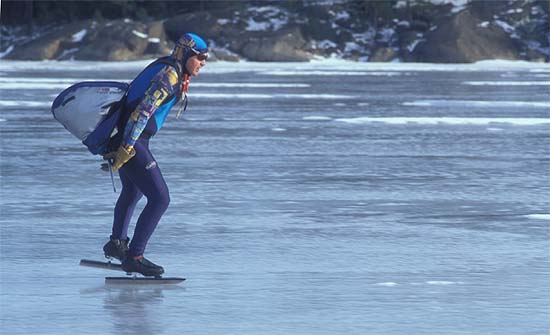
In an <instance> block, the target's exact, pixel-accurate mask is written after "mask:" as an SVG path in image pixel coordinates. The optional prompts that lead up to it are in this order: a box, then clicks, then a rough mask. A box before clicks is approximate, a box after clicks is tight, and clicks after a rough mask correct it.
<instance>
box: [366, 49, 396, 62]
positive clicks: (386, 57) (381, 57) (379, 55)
mask: <svg viewBox="0 0 550 335" xmlns="http://www.w3.org/2000/svg"><path fill="white" fill-rule="evenodd" d="M396 57H397V52H396V51H395V50H394V49H393V48H387V47H382V48H377V49H376V50H375V51H374V52H373V54H372V56H371V57H369V62H390V61H392V60H394V59H395V58H396Z"/></svg>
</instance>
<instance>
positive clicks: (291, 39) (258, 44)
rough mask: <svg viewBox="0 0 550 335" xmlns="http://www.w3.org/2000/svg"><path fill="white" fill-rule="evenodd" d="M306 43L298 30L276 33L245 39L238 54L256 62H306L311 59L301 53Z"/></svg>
mask: <svg viewBox="0 0 550 335" xmlns="http://www.w3.org/2000/svg"><path fill="white" fill-rule="evenodd" d="M305 45H306V41H305V40H304V38H303V36H302V34H301V33H300V31H299V30H298V29H290V30H285V31H282V30H281V31H277V32H274V33H272V34H271V35H270V36H266V35H265V34H261V35H258V36H256V37H249V38H248V39H246V42H245V43H244V45H243V46H242V47H241V48H240V50H239V53H240V54H241V55H243V56H244V57H246V58H248V59H249V60H251V61H258V62H306V61H309V60H310V59H311V58H313V55H312V54H311V53H309V52H306V51H303V48H304V46H305Z"/></svg>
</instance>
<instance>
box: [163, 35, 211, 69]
mask: <svg viewBox="0 0 550 335" xmlns="http://www.w3.org/2000/svg"><path fill="white" fill-rule="evenodd" d="M200 54H203V55H204V57H205V58H206V57H208V46H207V45H206V42H205V41H204V40H203V39H202V37H200V36H199V35H197V34H193V33H186V34H184V35H182V36H181V37H180V38H179V39H178V41H177V42H176V46H175V47H174V50H173V51H172V55H171V56H172V57H174V58H176V59H177V60H179V61H180V62H181V63H182V65H185V62H186V61H187V59H188V58H190V57H193V56H195V55H200Z"/></svg>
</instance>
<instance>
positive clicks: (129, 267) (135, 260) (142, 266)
mask: <svg viewBox="0 0 550 335" xmlns="http://www.w3.org/2000/svg"><path fill="white" fill-rule="evenodd" d="M122 270H124V271H126V272H137V273H141V274H142V275H144V276H154V277H158V276H160V275H161V274H163V273H164V268H163V267H162V266H160V265H156V264H154V263H153V262H151V261H149V260H148V259H147V258H145V257H143V255H140V256H131V255H128V254H127V255H126V257H125V258H124V260H123V261H122Z"/></svg>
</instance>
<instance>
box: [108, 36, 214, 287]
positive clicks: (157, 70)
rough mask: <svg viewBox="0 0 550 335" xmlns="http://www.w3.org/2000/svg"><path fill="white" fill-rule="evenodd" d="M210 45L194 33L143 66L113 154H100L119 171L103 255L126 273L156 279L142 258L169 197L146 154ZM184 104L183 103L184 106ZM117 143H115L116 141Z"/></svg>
mask: <svg viewBox="0 0 550 335" xmlns="http://www.w3.org/2000/svg"><path fill="white" fill-rule="evenodd" d="M207 58H208V47H207V45H206V43H205V41H204V40H203V39H202V38H201V37H199V36H198V35H196V34H192V33H187V34H185V35H183V36H182V37H180V38H179V39H178V41H177V43H176V46H175V47H174V50H173V51H172V53H171V55H170V56H168V57H164V58H160V59H158V60H157V61H155V62H153V63H152V64H150V65H149V66H148V67H147V68H145V69H144V70H143V71H142V72H141V73H140V74H139V75H138V76H137V77H136V78H135V79H134V80H133V81H132V83H131V84H130V88H129V90H128V93H127V98H126V101H125V104H124V107H123V108H124V109H123V112H122V115H121V118H120V120H119V122H118V124H117V128H118V131H119V136H117V137H115V139H118V140H117V141H118V142H119V143H118V144H116V145H115V150H113V151H112V152H110V153H108V154H107V155H105V156H104V158H105V159H109V160H111V162H113V163H112V168H113V171H119V175H120V180H121V182H122V190H121V192H120V196H119V198H118V200H117V203H116V206H115V211H114V220H113V228H112V233H111V236H110V238H109V241H108V242H107V243H106V244H105V246H104V247H103V251H104V253H105V256H106V257H112V258H117V259H119V260H121V263H122V269H123V270H124V271H126V272H138V273H141V274H143V275H145V276H158V275H161V274H162V273H163V272H164V269H163V267H162V266H159V265H156V264H154V263H153V262H151V261H149V260H147V259H146V258H145V257H143V254H144V252H145V248H146V246H147V242H148V241H149V238H150V237H151V235H152V234H153V231H154V230H155V228H156V226H157V224H158V222H159V220H160V218H161V217H162V215H163V214H164V212H165V211H166V209H167V208H168V204H169V202H170V195H169V192H168V187H167V185H166V183H165V181H164V178H163V176H162V174H161V172H160V169H159V166H158V165H157V162H156V160H155V158H154V157H153V155H152V154H151V152H150V150H149V140H150V139H151V138H152V137H153V136H154V135H155V134H156V132H157V131H158V130H159V129H160V128H161V127H162V125H163V123H164V121H165V120H166V117H167V115H168V113H169V112H170V110H171V109H172V107H173V106H174V105H175V104H176V103H178V102H180V100H181V99H182V96H183V98H184V99H185V93H186V91H187V86H188V84H189V78H190V76H197V75H198V74H199V71H200V69H201V68H202V67H204V66H205V65H206V60H207ZM182 103H183V102H182ZM117 141H115V142H117ZM143 195H145V197H146V198H147V205H146V206H145V208H144V209H143V211H142V212H141V214H140V216H139V218H138V220H137V223H136V227H135V230H134V234H133V236H132V239H131V242H130V239H129V238H128V236H127V233H128V226H129V224H130V220H131V218H132V214H133V212H134V209H135V206H136V204H137V203H138V201H139V200H140V199H141V197H142V196H143Z"/></svg>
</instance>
